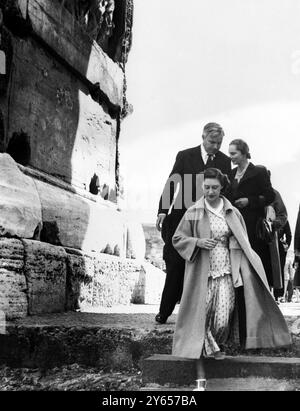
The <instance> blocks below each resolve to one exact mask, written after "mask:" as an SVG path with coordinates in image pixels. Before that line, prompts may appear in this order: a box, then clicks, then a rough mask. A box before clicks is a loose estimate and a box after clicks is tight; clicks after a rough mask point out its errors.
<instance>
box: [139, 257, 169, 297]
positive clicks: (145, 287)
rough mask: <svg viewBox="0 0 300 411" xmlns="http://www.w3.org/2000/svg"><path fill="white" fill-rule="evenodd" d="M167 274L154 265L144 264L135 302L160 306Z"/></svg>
mask: <svg viewBox="0 0 300 411" xmlns="http://www.w3.org/2000/svg"><path fill="white" fill-rule="evenodd" d="M165 279H166V274H165V272H164V271H162V270H160V269H159V268H156V267H155V266H154V265H152V264H150V263H147V262H143V263H142V266H141V270H140V275H139V280H138V283H137V285H136V287H135V290H134V297H133V301H134V302H135V303H140V304H160V300H161V293H162V290H163V288H164V284H165Z"/></svg>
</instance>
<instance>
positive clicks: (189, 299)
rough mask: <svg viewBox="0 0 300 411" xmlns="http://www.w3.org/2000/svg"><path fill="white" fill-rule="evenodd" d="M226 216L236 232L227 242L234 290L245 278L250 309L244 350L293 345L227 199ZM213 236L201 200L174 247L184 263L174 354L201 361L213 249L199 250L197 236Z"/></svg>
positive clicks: (188, 214)
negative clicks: (210, 254) (210, 253)
mask: <svg viewBox="0 0 300 411" xmlns="http://www.w3.org/2000/svg"><path fill="white" fill-rule="evenodd" d="M224 203H225V204H224V205H225V213H226V214H225V218H226V221H227V224H228V225H229V227H230V229H231V231H232V234H233V235H232V237H230V239H229V249H230V261H231V267H232V278H233V282H234V285H235V286H239V285H240V279H239V277H241V280H242V284H243V293H244V299H245V308H246V345H245V348H247V349H248V348H267V347H272V348H275V347H280V346H287V345H290V344H291V337H290V334H289V330H288V327H287V324H286V322H285V320H284V317H283V315H282V313H281V311H280V309H279V307H278V306H277V304H276V302H275V300H274V298H273V296H272V295H271V293H270V291H269V287H268V283H267V279H266V275H265V272H264V268H263V265H262V263H261V260H260V258H259V257H258V255H257V254H256V253H255V252H254V251H253V250H252V248H251V246H250V244H249V240H248V236H247V232H246V227H245V224H244V220H243V218H242V217H241V214H240V212H239V211H238V210H237V209H236V208H235V207H233V206H232V205H231V204H230V202H229V201H228V200H226V199H225V198H224ZM209 236H210V225H209V219H208V216H207V213H206V210H205V207H204V200H203V198H201V199H200V200H199V201H198V202H197V203H196V204H195V205H194V206H192V207H190V208H189V209H188V211H187V212H186V214H185V215H184V217H183V218H182V220H181V222H180V224H179V226H178V228H177V230H176V232H175V234H174V237H173V243H174V246H175V247H176V249H177V250H178V252H179V253H180V255H181V256H182V257H183V258H184V259H185V260H186V266H185V274H184V288H183V294H182V297H181V302H180V307H179V312H178V316H177V321H176V328H175V333H174V339H173V350H172V354H173V355H174V356H178V357H185V358H194V359H197V358H200V355H201V352H202V347H203V340H204V337H205V320H206V293H207V282H208V271H209V250H205V249H202V248H199V247H198V246H197V241H198V239H199V238H207V237H209Z"/></svg>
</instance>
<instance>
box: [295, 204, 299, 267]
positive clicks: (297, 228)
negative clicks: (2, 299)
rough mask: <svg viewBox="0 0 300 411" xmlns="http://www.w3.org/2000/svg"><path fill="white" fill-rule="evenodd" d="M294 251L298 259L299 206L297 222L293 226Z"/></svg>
mask: <svg viewBox="0 0 300 411" xmlns="http://www.w3.org/2000/svg"><path fill="white" fill-rule="evenodd" d="M294 251H295V257H296V259H297V260H298V261H300V207H299V211H298V217H297V223H296V228H295V236H294Z"/></svg>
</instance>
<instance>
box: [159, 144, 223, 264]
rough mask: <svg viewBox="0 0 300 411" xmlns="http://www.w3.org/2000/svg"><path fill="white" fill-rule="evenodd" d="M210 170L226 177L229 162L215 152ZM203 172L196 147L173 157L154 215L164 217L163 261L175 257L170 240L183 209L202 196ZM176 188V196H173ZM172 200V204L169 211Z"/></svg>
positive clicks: (203, 168) (203, 167)
mask: <svg viewBox="0 0 300 411" xmlns="http://www.w3.org/2000/svg"><path fill="white" fill-rule="evenodd" d="M213 166H214V167H215V168H218V169H220V170H221V171H222V173H224V174H227V175H229V173H230V171H231V160H230V158H229V157H227V156H226V155H225V154H224V153H222V152H221V151H218V152H217V153H216V155H215V158H214V164H213ZM205 168H206V167H205V164H204V162H203V159H202V155H201V148H200V146H197V147H193V148H188V149H186V150H183V151H179V153H178V154H177V156H176V160H175V164H174V166H173V169H172V171H171V173H170V176H169V178H168V180H167V182H166V184H165V187H164V190H163V193H162V195H161V198H160V202H159V208H158V214H159V213H165V214H167V217H166V218H165V220H164V222H163V226H162V238H163V240H164V242H165V246H164V253H163V257H164V259H165V260H166V259H168V258H172V255H174V253H176V254H177V252H176V251H175V249H174V248H173V245H172V237H173V234H174V232H175V230H176V228H177V226H178V224H179V222H180V220H181V218H182V216H183V215H184V213H185V211H186V210H187V208H189V207H190V206H191V205H192V204H194V203H195V202H196V201H198V200H199V198H200V197H201V196H202V189H201V181H202V179H201V177H202V176H203V172H204V170H205ZM177 185H178V194H177V195H176V196H174V193H175V194H176V192H175V190H176V186H177ZM197 187H198V189H197ZM199 188H200V190H199ZM173 200H174V204H173V206H172V207H171V204H172V201H173Z"/></svg>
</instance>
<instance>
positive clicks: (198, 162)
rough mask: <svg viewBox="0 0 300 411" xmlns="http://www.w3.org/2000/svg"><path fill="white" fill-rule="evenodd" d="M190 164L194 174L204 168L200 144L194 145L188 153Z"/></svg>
mask: <svg viewBox="0 0 300 411" xmlns="http://www.w3.org/2000/svg"><path fill="white" fill-rule="evenodd" d="M190 164H191V167H192V168H193V170H194V172H195V174H198V173H200V172H201V171H203V170H204V167H205V165H204V162H203V159H202V155H201V146H197V147H195V148H194V150H193V151H192V152H191V153H190Z"/></svg>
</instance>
